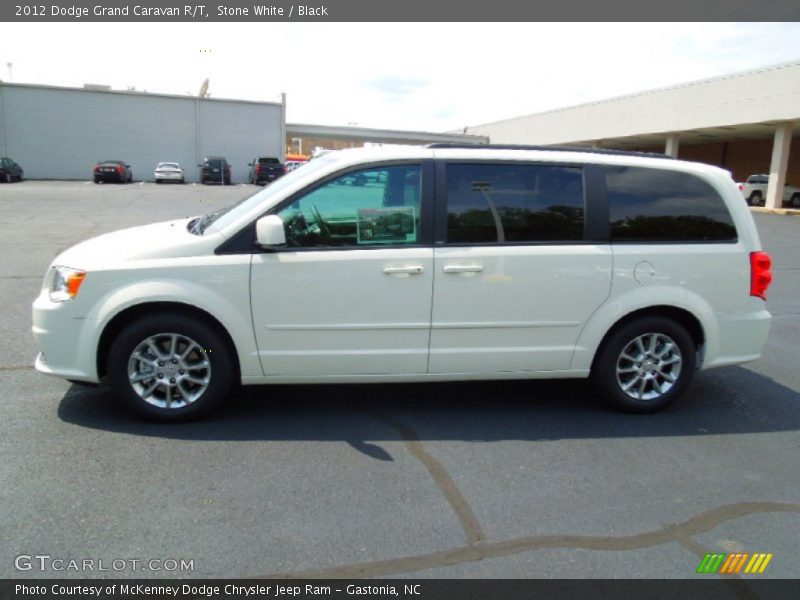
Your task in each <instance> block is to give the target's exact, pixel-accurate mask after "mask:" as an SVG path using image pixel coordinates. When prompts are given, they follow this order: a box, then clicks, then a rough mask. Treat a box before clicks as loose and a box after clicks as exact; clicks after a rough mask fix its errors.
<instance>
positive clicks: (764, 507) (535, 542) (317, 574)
mask: <svg viewBox="0 0 800 600" xmlns="http://www.w3.org/2000/svg"><path fill="white" fill-rule="evenodd" d="M771 512H789V513H800V503H788V502H787V503H784V502H736V503H733V504H726V505H723V506H719V507H717V508H712V509H711V510H708V511H705V512H702V513H699V514H698V515H695V516H694V517H692V518H691V519H689V520H687V521H683V522H680V523H676V524H671V525H666V526H664V527H662V528H661V529H656V530H653V531H647V532H644V533H637V534H633V535H623V536H583V535H533V536H526V537H520V538H513V539H510V540H505V541H502V542H483V543H481V544H479V545H468V546H459V547H456V548H449V549H447V550H439V551H437V552H431V553H428V554H420V555H416V556H407V557H403V558H392V559H387V560H377V561H370V562H362V563H356V564H351V565H341V566H337V567H331V568H325V569H311V570H307V571H296V572H291V573H275V574H272V575H260V576H255V577H254V579H319V578H321V579H338V578H347V579H353V578H359V577H380V576H384V575H393V574H397V573H407V572H413V571H422V570H425V569H432V568H437V567H447V566H452V565H457V564H461V563H467V562H475V561H479V560H483V559H485V558H499V557H505V556H513V555H515V554H522V553H524V552H530V551H532V550H542V549H547V548H568V549H572V550H611V551H624V550H638V549H642V548H650V547H653V546H660V545H662V544H667V543H672V542H676V541H677V542H678V543H680V540H681V539H685V538H689V537H690V536H692V535H698V534H702V533H707V532H709V531H711V530H712V529H714V528H715V527H717V526H718V525H720V524H721V523H724V522H726V521H730V520H732V519H737V518H739V517H743V516H746V515H753V514H759V513H771ZM695 548H699V546H694V547H693V548H691V549H692V550H693V551H694V549H695ZM742 584H744V582H743V581H742ZM737 591H738V592H739V593H740V595H742V597H744V598H752V597H754V596H752V595H751V592H750V590H749V589H748V588H746V586H744V585H741V586H737Z"/></svg>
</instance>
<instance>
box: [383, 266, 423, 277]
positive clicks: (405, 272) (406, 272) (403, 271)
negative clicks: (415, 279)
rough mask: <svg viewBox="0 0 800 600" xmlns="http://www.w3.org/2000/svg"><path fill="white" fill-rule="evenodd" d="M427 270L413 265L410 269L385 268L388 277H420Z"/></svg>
mask: <svg viewBox="0 0 800 600" xmlns="http://www.w3.org/2000/svg"><path fill="white" fill-rule="evenodd" d="M424 270H425V268H424V267H423V266H422V265H411V266H408V267H383V272H384V273H385V274H386V275H419V274H420V273H422V272H423V271H424Z"/></svg>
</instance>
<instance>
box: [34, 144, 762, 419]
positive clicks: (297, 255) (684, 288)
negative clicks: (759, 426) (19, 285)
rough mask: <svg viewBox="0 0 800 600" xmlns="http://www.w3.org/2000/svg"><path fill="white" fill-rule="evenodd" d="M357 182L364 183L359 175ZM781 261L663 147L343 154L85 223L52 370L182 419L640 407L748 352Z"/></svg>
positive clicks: (49, 356)
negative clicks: (161, 218)
mask: <svg viewBox="0 0 800 600" xmlns="http://www.w3.org/2000/svg"><path fill="white" fill-rule="evenodd" d="M356 182H358V184H356ZM771 279H772V275H771V272H770V258H769V256H768V255H767V254H766V253H764V252H763V251H762V250H761V244H760V242H759V238H758V233H757V232H756V228H755V225H754V223H753V220H752V218H751V216H750V214H749V212H748V210H747V208H746V206H745V204H744V203H743V202H742V201H741V197H740V195H739V191H738V189H737V187H736V185H735V184H734V182H733V181H732V180H731V178H730V176H729V174H728V173H727V172H725V171H723V170H721V169H717V168H714V167H710V166H706V165H702V164H695V163H687V162H681V161H677V160H673V159H669V158H666V157H659V156H655V155H633V154H631V153H615V152H611V151H606V152H602V151H591V150H583V151H577V150H576V149H564V148H550V149H535V148H525V147H498V146H482V147H457V146H447V145H434V146H430V147H427V148H395V149H361V150H349V151H342V152H334V153H330V154H327V155H325V156H324V157H321V158H319V159H317V160H314V161H311V162H310V163H308V164H307V165H304V166H303V167H301V168H300V169H297V170H295V171H293V172H291V173H289V174H287V175H286V176H284V177H282V178H281V179H278V180H277V181H276V182H275V183H273V184H272V185H271V186H269V187H268V188H266V189H264V190H261V191H259V192H257V193H256V194H255V195H253V196H251V197H249V198H246V199H244V200H242V201H241V202H239V203H237V204H235V205H233V206H230V207H227V208H224V209H222V210H219V211H216V212H214V213H211V214H208V215H205V216H200V217H196V218H191V219H183V220H177V221H170V222H166V223H157V224H154V225H148V226H145V227H135V228H132V229H127V230H123V231H119V232H116V233H111V234H107V235H103V236H100V237H97V238H95V239H91V240H88V241H85V242H83V243H81V244H78V245H77V246H74V247H73V248H70V249H69V250H67V251H66V252H64V253H63V254H61V255H60V256H58V257H57V258H56V259H55V260H54V261H53V263H52V265H51V267H50V269H49V271H48V273H47V276H46V277H45V281H44V284H43V286H42V290H41V293H40V294H39V296H38V298H37V299H36V301H35V302H34V304H33V332H34V335H35V336H36V339H37V341H38V344H39V346H40V348H41V351H42V352H41V353H40V354H39V356H38V357H37V359H36V368H37V369H38V370H39V371H42V372H44V373H48V374H51V375H56V376H59V377H63V378H66V379H70V380H78V381H86V382H97V381H99V380H100V379H101V378H103V377H106V376H107V378H108V380H109V381H110V383H111V385H112V387H113V388H114V390H115V391H116V394H117V395H118V396H119V397H120V398H121V399H122V400H124V401H126V402H127V403H128V404H129V405H130V406H131V407H132V408H134V409H136V410H138V411H139V412H140V413H143V414H144V415H146V416H149V417H152V418H156V419H163V420H179V419H186V418H190V417H196V416H198V415H200V414H202V413H205V412H206V411H208V410H209V409H211V408H213V407H214V406H216V405H217V404H219V403H220V402H221V401H222V400H223V399H224V398H225V396H226V394H227V393H228V391H229V390H230V388H231V386H232V385H233V384H234V383H236V382H239V381H240V382H241V383H243V384H263V383H287V384H290V383H309V382H326V383H330V382H399V381H442V380H465V379H466V380H468V379H510V378H548V377H551V378H552V377H558V378H564V377H584V378H585V377H591V378H592V379H593V380H594V382H595V383H596V384H597V386H598V387H599V389H600V390H601V391H602V392H603V394H604V396H605V397H606V398H607V399H609V400H610V401H611V402H612V403H613V404H614V405H616V406H617V407H620V408H623V409H627V410H631V411H638V412H648V411H654V410H657V409H660V408H662V407H664V406H666V405H667V404H669V403H670V402H672V401H673V400H675V398H677V397H678V396H679V395H680V394H681V393H682V392H683V391H684V390H685V389H686V387H687V385H688V384H689V381H690V379H691V378H692V376H693V375H694V373H695V371H697V370H698V369H706V368H710V367H718V366H722V365H732V364H737V363H743V362H746V361H752V360H755V359H757V358H758V357H759V356H760V353H761V351H762V348H763V346H764V343H765V340H766V337H767V332H768V330H769V325H770V314H769V313H768V312H767V310H766V307H765V292H766V289H767V287H768V285H769V283H770V281H771Z"/></svg>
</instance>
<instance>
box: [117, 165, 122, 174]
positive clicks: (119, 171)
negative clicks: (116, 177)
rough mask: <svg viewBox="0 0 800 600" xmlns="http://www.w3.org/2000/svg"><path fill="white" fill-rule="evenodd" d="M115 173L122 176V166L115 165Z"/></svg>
mask: <svg viewBox="0 0 800 600" xmlns="http://www.w3.org/2000/svg"><path fill="white" fill-rule="evenodd" d="M117 173H119V174H120V175H122V165H117Z"/></svg>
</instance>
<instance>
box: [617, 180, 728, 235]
mask: <svg viewBox="0 0 800 600" xmlns="http://www.w3.org/2000/svg"><path fill="white" fill-rule="evenodd" d="M606 185H607V187H608V202H609V213H610V218H611V239H612V240H631V241H729V240H736V228H735V227H734V225H733V221H732V220H731V216H730V213H729V212H728V209H727V207H726V206H725V202H724V201H723V200H722V198H720V196H719V194H717V192H716V191H715V190H714V188H712V187H711V186H710V185H709V184H708V183H706V182H705V181H703V180H702V179H700V178H698V177H696V176H694V175H690V174H688V173H680V172H676V171H665V170H664V171H662V170H659V169H642V168H635V167H608V168H606Z"/></svg>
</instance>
